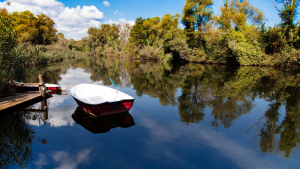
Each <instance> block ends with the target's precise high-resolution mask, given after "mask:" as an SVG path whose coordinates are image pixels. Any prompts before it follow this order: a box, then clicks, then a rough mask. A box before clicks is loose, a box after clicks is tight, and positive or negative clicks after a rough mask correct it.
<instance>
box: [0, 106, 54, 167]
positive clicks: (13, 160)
mask: <svg viewBox="0 0 300 169" xmlns="http://www.w3.org/2000/svg"><path fill="white" fill-rule="evenodd" d="M34 118H35V117H34V116H32V114H31V113H29V112H24V111H17V112H13V113H10V114H7V115H5V116H1V118H0V136H1V137H0V153H1V155H0V168H9V166H10V165H17V166H18V167H19V168H25V167H26V165H27V164H28V163H29V162H30V161H31V160H32V158H31V154H32V144H33V142H34V140H36V141H38V142H41V143H42V144H46V143H47V142H48V141H47V140H46V139H45V138H41V137H40V136H39V135H37V134H36V132H35V131H33V130H32V128H31V127H30V125H29V124H28V123H27V121H29V120H31V119H34Z"/></svg>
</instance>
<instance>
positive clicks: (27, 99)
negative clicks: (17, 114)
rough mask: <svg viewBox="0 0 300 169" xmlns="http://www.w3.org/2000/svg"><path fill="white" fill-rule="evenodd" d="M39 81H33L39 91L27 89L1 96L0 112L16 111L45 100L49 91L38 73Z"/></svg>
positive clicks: (48, 96)
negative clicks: (22, 91) (26, 90)
mask: <svg viewBox="0 0 300 169" xmlns="http://www.w3.org/2000/svg"><path fill="white" fill-rule="evenodd" d="M10 81H12V80H10ZM39 81H40V82H39V83H34V84H35V85H39V91H28V92H24V93H18V94H14V95H12V96H8V97H4V98H1V99H0V112H1V114H6V113H9V112H13V111H17V110H20V109H23V108H25V107H28V106H29V105H32V104H35V103H37V102H40V101H43V102H46V100H47V98H50V97H51V95H49V94H48V93H49V92H51V91H47V90H46V87H45V85H44V82H43V78H42V76H41V75H39ZM10 83H11V82H10ZM31 84H33V83H31ZM12 86H13V85H12Z"/></svg>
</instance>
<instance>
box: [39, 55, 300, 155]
mask: <svg viewBox="0 0 300 169" xmlns="http://www.w3.org/2000/svg"><path fill="white" fill-rule="evenodd" d="M69 64H71V67H72V68H77V67H80V68H83V69H85V71H86V72H89V73H90V74H91V79H92V80H93V81H103V83H104V84H105V85H110V84H111V82H110V80H109V79H110V78H112V79H113V80H114V81H115V83H116V84H117V85H118V86H127V87H128V86H130V85H132V86H133V89H134V90H136V94H137V96H140V97H141V96H143V95H149V96H150V97H153V98H158V99H159V101H160V103H161V104H162V105H165V106H166V105H172V106H178V111H179V115H180V118H181V121H182V122H184V123H186V124H189V123H199V122H200V121H202V120H203V119H204V117H205V115H206V114H207V113H210V114H211V116H212V119H211V125H212V126H213V127H215V128H216V129H217V128H218V127H220V126H224V127H225V128H230V126H232V124H233V122H234V121H235V120H236V119H238V118H239V117H240V116H242V115H245V114H247V113H249V112H250V111H251V110H252V109H253V107H254V106H255V104H254V101H255V99H257V98H260V99H264V100H266V101H268V102H269V104H270V105H269V109H268V110H267V111H266V112H265V114H264V117H263V118H262V119H261V120H260V121H259V122H258V123H257V126H256V127H259V130H258V131H259V132H260V133H259V135H258V138H257V142H258V144H259V147H260V150H261V152H263V153H281V154H283V155H284V156H286V157H289V156H290V155H291V153H292V152H293V150H294V149H295V148H296V147H299V126H300V117H299V115H300V112H299V111H300V104H299V103H300V100H299V97H298V98H297V97H296V96H299V94H300V93H299V84H300V75H298V71H297V70H288V69H275V68H270V67H269V68H267V67H263V68H259V67H223V66H221V67H220V66H208V65H206V66H204V65H199V64H187V65H179V66H178V65H173V66H170V65H167V64H163V63H160V62H147V61H140V60H126V59H106V58H98V59H82V60H79V61H73V62H72V63H69ZM66 68H67V66H66V67H64V66H61V69H60V71H61V72H63V71H64V69H66ZM53 70H54V68H53ZM36 77H37V76H36ZM53 79H57V78H53ZM178 93H179V94H180V96H178V95H177V94H178ZM280 107H285V110H286V112H285V114H281V113H280V111H279V109H280ZM205 111H207V112H205ZM280 116H282V117H284V118H283V120H281V121H280V118H279V117H280Z"/></svg>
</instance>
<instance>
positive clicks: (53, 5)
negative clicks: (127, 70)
mask: <svg viewBox="0 0 300 169" xmlns="http://www.w3.org/2000/svg"><path fill="white" fill-rule="evenodd" d="M6 2H7V1H4V2H0V6H2V7H3V6H4V5H5V4H6ZM7 10H8V11H9V12H13V11H18V12H22V11H25V10H29V11H30V12H32V13H33V14H34V15H39V14H41V13H43V14H45V15H47V16H49V17H50V18H52V19H53V20H54V22H55V28H56V29H57V31H58V32H62V33H63V34H64V35H65V37H66V38H68V39H76V40H78V39H81V38H82V37H84V36H87V30H88V28H89V27H99V26H100V25H101V22H100V21H101V20H103V19H105V17H104V14H103V12H101V11H99V10H98V9H97V8H96V7H95V6H93V5H92V6H83V7H82V8H81V7H80V6H77V7H76V8H69V7H65V6H64V4H63V3H61V2H59V1H57V0H14V1H13V2H12V3H11V5H10V6H8V7H7Z"/></svg>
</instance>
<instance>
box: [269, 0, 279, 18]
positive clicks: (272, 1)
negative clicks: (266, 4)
mask: <svg viewBox="0 0 300 169" xmlns="http://www.w3.org/2000/svg"><path fill="white" fill-rule="evenodd" d="M271 2H272V3H273V5H274V6H275V8H276V9H277V11H278V12H279V13H280V16H282V13H281V11H280V10H279V8H278V7H277V6H276V4H275V3H274V1H273V0H271Z"/></svg>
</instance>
